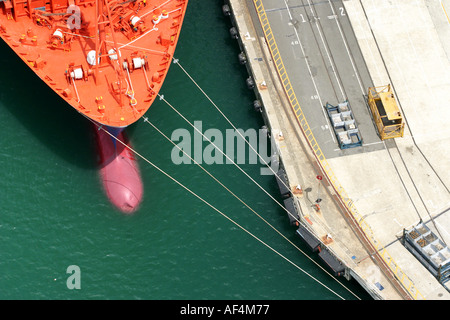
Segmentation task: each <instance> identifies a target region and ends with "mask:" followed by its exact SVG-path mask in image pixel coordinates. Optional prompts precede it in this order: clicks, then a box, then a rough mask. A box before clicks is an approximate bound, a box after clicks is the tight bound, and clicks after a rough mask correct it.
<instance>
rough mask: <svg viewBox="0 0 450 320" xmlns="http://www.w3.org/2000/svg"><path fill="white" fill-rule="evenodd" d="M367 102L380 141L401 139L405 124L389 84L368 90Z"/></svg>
mask: <svg viewBox="0 0 450 320" xmlns="http://www.w3.org/2000/svg"><path fill="white" fill-rule="evenodd" d="M367 102H368V104H369V107H370V111H371V112H372V117H373V120H374V121H375V125H376V127H377V129H378V133H379V136H380V138H381V140H386V139H392V138H399V137H403V131H404V129H405V123H404V121H403V117H402V113H401V112H400V109H399V107H398V105H397V102H396V101H395V97H394V94H393V93H392V90H391V85H390V84H389V85H387V86H382V87H372V88H369V93H368V96H367Z"/></svg>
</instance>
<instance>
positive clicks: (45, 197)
mask: <svg viewBox="0 0 450 320" xmlns="http://www.w3.org/2000/svg"><path fill="white" fill-rule="evenodd" d="M221 5H222V1H212V0H210V1H205V0H191V1H190V3H189V5H188V11H187V14H186V19H185V23H184V27H183V30H182V34H181V39H180V42H179V45H178V47H177V51H176V57H177V58H179V59H180V63H181V65H182V66H184V67H185V68H186V69H187V70H188V72H189V73H190V74H191V75H192V76H193V77H194V78H195V79H196V81H197V82H198V83H199V84H200V85H201V86H202V88H203V89H204V90H205V91H206V92H208V94H209V95H210V97H211V99H212V100H213V101H214V102H215V103H216V104H217V105H218V106H220V107H221V109H222V110H223V111H224V113H226V114H227V116H228V117H229V118H230V120H231V121H232V122H233V123H234V124H235V126H236V127H238V128H242V129H244V130H246V129H248V128H255V129H258V128H260V127H261V126H262V125H263V121H262V119H261V117H260V115H259V114H256V113H255V112H254V111H253V109H252V101H253V100H254V95H253V93H252V92H250V91H249V90H248V89H247V88H246V85H245V78H246V71H245V68H244V67H242V66H241V65H239V62H238V59H237V54H238V53H239V51H238V50H239V49H238V46H237V44H236V42H234V41H233V40H232V39H230V37H229V33H228V29H229V27H230V26H231V25H230V21H229V19H228V18H226V17H224V16H223V15H222V11H221ZM0 52H1V54H0V64H1V66H2V69H1V72H0V126H1V129H2V135H1V138H0V299H300V300H301V299H339V297H338V296H336V294H334V293H333V292H331V291H330V290H329V289H327V288H325V287H324V286H323V285H321V284H319V283H317V282H316V281H314V280H313V279H311V278H310V277H309V276H308V275H306V274H304V273H303V272H301V271H300V270H298V269H297V268H295V267H294V266H292V265H291V264H289V263H288V262H286V261H285V260H284V259H282V258H280V257H279V256H277V255H276V254H274V253H273V252H272V251H270V250H269V249H268V248H266V247H265V246H263V245H262V244H260V243H259V242H257V241H256V240H254V239H253V238H252V237H250V236H249V235H248V234H246V233H245V232H243V231H242V230H240V229H238V228H237V227H236V226H234V225H233V224H232V223H230V222H229V221H228V220H226V219H225V218H224V217H222V216H221V215H219V214H218V213H216V212H215V211H214V210H212V209H211V208H209V207H207V206H206V205H205V204H203V203H202V202H201V201H199V200H198V199H196V198H195V197H193V196H192V195H191V194H189V193H188V192H187V191H185V190H183V189H181V188H180V187H179V186H178V185H176V184H175V183H174V182H172V181H170V180H169V179H168V178H167V177H165V176H164V175H162V174H161V173H159V172H158V171H156V170H155V169H154V168H152V167H151V166H150V165H148V164H147V163H145V162H144V161H142V160H139V165H140V168H141V171H142V177H143V180H144V188H145V194H144V200H143V203H142V205H141V207H140V209H139V211H138V212H136V213H135V214H134V215H132V216H125V215H123V214H121V213H120V212H118V211H117V210H115V209H114V208H113V207H112V206H111V205H110V203H109V201H108V200H107V198H106V197H105V196H104V194H103V191H102V187H101V183H100V181H99V177H98V171H97V168H96V161H95V149H94V143H93V137H92V133H91V131H90V130H91V127H90V125H89V123H88V121H87V120H85V119H84V118H83V117H82V116H81V115H79V114H77V113H76V112H75V111H73V110H72V109H71V108H70V107H69V106H67V105H65V104H64V103H63V102H62V101H61V100H60V99H59V98H58V96H57V95H56V94H54V93H53V92H51V91H50V90H49V89H48V88H46V87H45V85H44V84H43V83H41V81H40V80H39V79H37V77H36V76H34V74H33V73H32V72H31V71H30V70H28V68H26V67H25V65H24V64H23V63H22V62H21V60H19V59H18V58H17V57H15V55H14V54H13V53H12V52H11V50H9V49H8V47H7V46H6V45H5V44H4V43H3V42H2V43H1V44H0ZM161 93H162V94H164V97H165V98H166V99H167V100H168V101H169V102H170V103H171V104H172V105H173V106H175V107H176V108H177V109H178V110H179V111H180V112H181V113H182V114H183V115H185V116H186V117H187V118H188V119H189V120H190V121H194V120H201V121H202V124H203V130H206V129H207V128H218V129H221V130H225V129H227V128H229V125H228V124H227V123H226V121H225V120H224V119H223V118H222V117H221V116H220V115H219V114H218V112H217V111H216V110H215V109H213V107H212V105H211V104H210V103H209V102H208V101H207V100H206V99H205V98H204V97H203V96H202V95H201V94H200V93H199V92H198V90H197V89H196V88H195V87H194V85H193V84H192V83H191V82H190V80H189V79H188V78H187V77H186V76H185V75H184V73H183V72H182V71H181V70H180V68H179V67H178V66H176V65H172V66H171V69H170V71H169V74H168V76H167V79H166V81H165V83H164V86H163V88H162V90H161ZM147 116H148V117H149V119H150V120H151V121H152V122H153V123H154V124H155V125H157V126H158V128H160V129H161V130H162V131H163V132H164V133H165V134H167V135H168V136H170V135H171V133H172V132H173V131H174V130H176V129H178V128H186V129H188V130H190V131H192V128H190V126H189V125H188V124H187V123H186V122H185V121H184V120H183V119H181V118H180V117H179V116H177V115H176V114H175V112H173V111H172V110H171V109H169V107H168V106H167V105H166V104H165V103H164V102H162V101H157V102H155V103H154V104H153V105H152V107H151V108H150V110H149V111H148V113H147ZM128 133H129V136H130V139H131V141H132V143H133V145H134V147H135V149H136V150H137V151H138V152H139V153H141V154H142V155H143V156H145V157H146V158H147V159H149V160H150V161H152V162H153V163H155V164H157V165H158V166H159V167H160V168H161V169H163V170H165V171H167V172H168V173H169V174H171V175H172V176H173V177H175V178H176V179H178V180H180V181H181V182H182V183H184V184H186V186H188V187H189V188H191V189H192V190H194V191H195V192H196V193H198V194H199V195H200V196H202V197H204V198H205V199H206V200H207V201H210V202H211V204H212V205H214V206H216V207H217V208H218V209H220V210H221V211H222V212H224V213H226V214H227V215H228V216H229V217H230V218H232V219H234V220H236V221H237V222H238V223H240V224H241V225H242V226H243V227H245V228H247V229H248V230H250V231H251V232H252V233H254V234H255V235H256V236H258V237H260V238H261V239H262V240H263V241H265V242H267V243H268V244H269V245H271V246H272V247H273V248H274V249H276V250H278V251H279V252H280V253H282V254H283V255H285V256H286V257H287V258H289V259H290V260H291V261H293V262H294V263H295V264H297V265H298V266H300V267H301V268H302V269H303V270H305V271H306V272H308V273H310V274H311V275H312V276H313V277H315V278H317V279H318V280H319V281H321V282H322V283H323V284H324V285H326V286H327V287H329V288H330V289H331V290H333V291H334V292H336V293H337V294H339V295H341V296H342V297H343V298H345V299H354V296H353V295H351V294H350V293H349V292H348V291H347V290H346V289H344V288H343V287H342V286H341V285H339V284H338V283H336V282H335V280H333V279H332V278H330V277H329V276H328V275H326V274H325V273H324V272H323V271H322V270H320V269H319V268H318V267H317V266H316V265H314V264H313V263H312V262H311V261H310V260H309V259H307V258H306V257H304V256H303V255H302V254H301V253H300V252H299V251H298V250H297V249H296V248H294V247H292V246H291V245H290V244H289V243H288V242H287V241H285V240H284V239H282V238H281V237H280V236H279V235H277V234H276V233H275V232H274V231H273V230H271V229H270V228H269V227H267V225H265V224H264V223H263V222H262V221H261V220H260V219H259V218H257V217H256V216H255V215H254V214H253V213H252V212H251V211H249V210H248V209H247V208H245V207H244V206H243V205H242V204H241V203H240V202H238V201H237V200H236V199H234V198H233V197H232V196H231V195H230V194H228V193H227V192H225V191H224V190H223V189H222V188H221V187H220V186H219V185H218V184H217V183H216V182H214V181H213V180H211V179H210V178H209V177H208V176H206V175H205V174H204V173H203V172H202V171H201V170H200V169H199V168H198V167H197V166H195V165H174V164H173V163H172V161H171V158H170V156H171V151H172V148H173V146H172V145H171V144H170V143H169V142H168V141H166V140H165V139H164V138H163V137H162V136H161V135H160V134H159V133H157V132H156V131H155V130H154V129H152V128H151V127H150V126H149V125H148V124H147V123H145V122H143V121H140V122H138V123H137V124H135V125H133V126H132V127H130V128H129V130H128ZM206 167H207V169H208V170H210V171H211V173H213V174H214V175H215V176H216V177H217V178H219V179H220V180H221V181H222V182H223V183H224V184H225V185H227V186H228V187H229V188H230V189H232V191H233V192H234V193H235V194H237V195H239V196H240V197H241V198H242V199H244V200H245V201H246V202H247V203H248V204H249V205H250V206H251V207H252V208H253V209H254V210H255V211H256V212H258V213H259V214H260V215H261V216H263V217H264V218H265V219H267V220H268V221H269V222H270V223H272V224H273V225H274V226H275V227H276V228H277V229H278V230H280V231H281V232H282V233H283V234H285V235H286V236H287V237H288V238H289V239H291V240H292V241H294V242H295V243H296V244H297V245H298V246H299V247H300V248H301V249H302V250H305V252H307V253H309V251H308V249H307V248H305V246H304V245H303V244H302V243H301V242H300V240H299V239H298V237H297V236H295V234H294V232H295V228H293V227H290V226H289V222H288V218H287V217H286V215H285V213H284V211H283V210H282V209H281V208H280V207H279V206H278V205H277V204H276V203H275V202H274V201H272V200H271V199H270V198H269V197H268V196H267V195H266V194H264V193H263V192H262V191H261V190H260V189H259V188H258V187H257V186H256V185H255V184H254V183H253V182H251V181H250V180H249V179H248V178H247V177H245V175H243V174H242V173H241V172H240V171H238V169H237V168H235V167H234V166H232V165H225V164H223V165H209V166H206ZM242 168H243V169H244V170H245V171H246V172H247V173H248V174H249V175H251V176H252V177H253V178H254V179H255V180H256V181H257V182H258V183H260V184H261V186H263V187H264V188H265V189H266V190H268V191H269V192H270V193H271V194H273V195H274V196H275V197H276V199H277V200H280V198H279V196H278V189H277V185H276V183H275V179H274V177H273V176H261V175H260V174H259V170H260V168H261V166H260V165H259V164H257V165H249V164H247V165H243V166H242ZM315 260H316V261H317V259H315ZM70 265H77V266H79V268H80V270H81V277H80V279H81V289H79V290H77V289H73V290H70V289H68V288H67V285H66V280H67V278H68V276H69V274H67V273H66V269H67V267H68V266H70ZM341 281H342V282H343V284H345V285H346V286H347V287H349V288H350V290H352V291H354V292H355V293H356V294H357V295H358V296H359V297H360V298H362V299H367V298H369V297H368V295H367V294H366V293H365V292H364V291H363V290H362V289H361V288H360V287H359V286H358V285H357V284H356V283H355V282H353V281H352V282H348V281H346V280H345V279H342V278H341Z"/></svg>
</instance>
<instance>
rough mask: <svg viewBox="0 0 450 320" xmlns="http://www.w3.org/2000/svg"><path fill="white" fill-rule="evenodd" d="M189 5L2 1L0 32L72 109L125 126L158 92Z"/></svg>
mask: <svg viewBox="0 0 450 320" xmlns="http://www.w3.org/2000/svg"><path fill="white" fill-rule="evenodd" d="M96 3H99V4H101V5H99V6H98V7H97V5H96ZM8 4H9V5H8ZM186 5H187V1H185V0H169V1H167V0H153V1H150V2H147V1H141V0H133V1H124V2H118V1H106V0H105V1H98V2H97V1H83V0H77V1H68V0H61V1H60V0H52V1H41V0H34V1H28V2H27V1H16V0H15V1H12V2H10V1H8V0H6V1H2V2H0V36H1V37H2V38H3V39H4V40H5V41H6V42H7V43H8V44H9V46H10V47H11V48H12V49H13V50H14V51H15V52H16V53H17V54H18V55H19V56H20V57H21V58H22V59H23V60H24V61H25V62H26V63H27V64H28V65H29V66H30V67H31V68H32V70H33V71H34V72H35V73H36V74H37V75H38V76H39V77H40V78H41V79H42V80H43V81H45V82H46V83H47V84H48V85H49V86H50V87H51V88H52V89H53V90H54V91H55V92H57V93H58V94H59V95H60V96H61V97H62V98H63V99H64V100H65V101H67V102H68V103H69V104H70V105H71V106H72V107H74V108H75V109H77V110H78V111H79V112H81V113H83V114H84V115H86V116H87V117H89V118H91V119H93V120H95V121H97V122H99V123H102V124H106V125H109V126H115V127H125V126H127V125H129V124H131V123H133V122H135V121H136V120H138V119H139V118H140V117H141V116H142V115H143V114H144V113H145V112H146V111H147V109H148V108H149V107H150V105H151V104H152V102H153V101H154V99H155V97H156V96H157V94H158V92H159V89H160V88H161V86H162V83H163V82H164V79H165V75H166V74H167V71H168V68H169V66H170V63H171V59H172V57H173V54H174V51H175V47H176V44H177V40H178V36H179V33H180V30H181V25H182V22H183V18H184V13H185V10H186ZM11 6H12V9H11V8H10V7H11ZM97 35H98V36H97ZM29 90H30V92H31V93H33V92H32V89H31V88H30V89H29Z"/></svg>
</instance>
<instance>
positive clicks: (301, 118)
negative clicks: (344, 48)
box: [253, 0, 425, 300]
mask: <svg viewBox="0 0 450 320" xmlns="http://www.w3.org/2000/svg"><path fill="white" fill-rule="evenodd" d="M253 3H254V5H255V9H256V11H257V14H258V17H259V21H260V23H261V27H262V29H263V32H264V36H265V39H266V43H267V45H268V47H269V50H270V53H271V55H272V59H273V62H274V64H275V66H276V69H277V72H278V76H279V77H280V80H281V82H282V84H283V87H284V90H285V92H286V95H287V97H288V99H289V102H290V105H291V108H292V110H293V112H294V114H295V116H296V117H297V120H298V123H299V124H300V127H301V129H302V131H303V133H304V135H305V137H306V139H307V140H308V143H309V145H310V147H311V149H312V151H313V152H314V154H315V157H316V159H317V160H318V163H319V165H320V166H321V168H322V171H323V173H324V175H325V176H326V177H327V179H328V181H329V183H330V185H332V186H333V188H334V190H335V191H336V192H337V194H338V196H339V198H340V200H341V201H342V203H343V204H344V205H345V207H346V209H347V210H348V212H349V213H350V214H351V215H352V217H353V219H354V222H355V223H356V224H357V225H358V227H359V228H360V230H361V231H362V232H363V234H364V235H365V236H366V238H367V239H368V240H369V241H370V242H371V244H372V245H373V248H374V249H375V250H376V252H377V254H378V255H379V256H380V257H381V258H382V259H383V261H384V262H385V263H386V265H387V267H389V269H390V270H391V272H392V273H393V274H394V275H395V277H396V278H397V279H398V281H399V282H400V283H401V284H402V285H403V287H404V288H405V289H406V290H407V291H408V292H409V294H410V295H411V297H412V298H413V299H415V300H419V299H422V300H425V297H424V296H423V295H422V294H421V293H420V292H419V291H418V290H417V288H416V287H415V286H414V283H413V282H412V280H411V279H410V278H409V277H408V276H407V275H406V274H405V273H404V272H403V271H402V270H401V269H400V267H399V266H398V265H397V263H396V262H395V261H394V259H393V258H392V256H391V255H390V254H389V253H388V252H387V250H386V248H384V247H383V248H381V244H380V242H379V241H377V240H376V239H375V237H374V234H373V231H372V229H371V228H370V226H369V224H368V223H367V222H366V221H365V220H364V218H363V216H362V215H361V214H360V213H359V212H358V210H357V209H356V207H355V205H354V203H353V201H352V200H351V199H350V198H349V196H348V194H347V192H346V191H345V189H344V188H343V187H342V185H341V184H340V183H339V181H338V179H337V177H336V175H335V174H334V172H333V170H332V168H331V166H330V164H329V163H328V161H327V159H326V158H325V155H324V154H323V152H322V150H321V148H320V146H319V144H318V143H317V141H316V139H315V137H314V134H313V132H312V130H311V128H310V127H309V124H308V121H307V120H306V117H305V115H304V113H303V111H302V109H301V107H300V104H299V102H298V100H297V97H296V95H295V91H294V88H293V87H292V85H291V82H290V80H289V76H288V74H287V71H286V68H285V67H284V64H283V60H282V58H281V54H280V51H279V50H278V47H277V44H276V41H275V36H274V35H273V33H272V29H271V27H270V23H269V19H268V17H267V14H266V11H265V9H264V5H263V2H262V0H253Z"/></svg>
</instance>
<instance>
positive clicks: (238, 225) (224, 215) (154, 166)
mask: <svg viewBox="0 0 450 320" xmlns="http://www.w3.org/2000/svg"><path fill="white" fill-rule="evenodd" d="M85 117H86V118H87V119H88V120H89V121H91V122H92V123H93V124H94V125H95V126H97V127H98V129H99V130H100V129H101V130H103V131H104V132H105V133H107V134H108V135H109V136H110V137H111V138H113V139H115V140H116V141H118V142H119V143H120V144H122V145H123V146H124V147H126V148H128V150H130V151H131V152H133V153H134V154H136V155H137V156H138V157H139V158H141V159H142V160H144V161H145V162H147V163H148V164H150V165H151V166H152V167H153V168H155V169H156V170H157V171H159V172H160V173H162V174H163V175H165V176H166V177H167V178H169V179H170V180H172V181H173V182H175V183H176V184H178V185H179V186H180V187H182V188H183V189H184V190H186V191H187V192H189V193H190V194H191V195H193V196H194V197H196V198H197V199H199V200H200V201H202V202H203V203H204V204H206V205H207V206H208V207H210V208H211V209H213V210H214V211H216V212H217V213H219V214H220V215H221V216H222V217H224V218H226V219H227V220H228V221H230V222H231V223H233V224H234V225H235V226H237V227H238V228H239V229H241V230H242V231H244V232H245V233H247V234H248V235H250V236H251V237H252V238H254V239H255V240H257V241H258V242H260V243H261V244H263V245H264V246H265V247H267V248H268V249H270V250H271V251H272V252H274V253H275V254H277V255H278V256H279V257H281V258H283V259H284V260H286V261H287V262H289V263H290V264H291V265H293V266H294V267H295V268H297V269H298V270H300V271H301V272H303V273H304V274H305V275H307V276H308V277H310V278H311V279H313V280H314V281H316V282H317V283H318V284H320V285H321V286H323V287H324V288H326V289H327V290H329V291H330V292H332V293H333V294H334V295H336V296H337V297H339V298H340V299H342V300H345V299H344V298H343V297H342V296H341V295H339V294H338V293H337V292H335V291H334V290H332V289H331V288H330V287H328V286H327V285H325V284H324V283H322V282H321V281H320V280H318V279H317V278H315V277H314V276H313V275H311V274H310V273H308V272H307V271H305V270H303V269H302V268H301V267H300V266H298V265H297V264H295V263H294V262H292V261H291V260H290V259H288V258H287V257H285V256H284V255H283V254H281V253H280V252H278V251H277V250H275V249H274V248H273V247H271V246H270V245H269V244H267V243H266V242H264V241H263V240H261V239H260V238H258V237H257V236H256V235H254V234H253V233H252V232H250V231H249V230H247V229H246V228H244V227H243V226H241V225H240V224H239V223H237V222H236V221H234V220H233V219H231V218H230V217H229V216H227V215H226V214H225V213H223V212H222V211H221V210H219V209H217V208H216V207H215V206H213V205H212V204H211V203H209V202H208V201H206V200H205V199H203V198H202V197H201V196H199V195H198V194H197V193H195V192H194V191H192V190H191V189H190V188H188V187H186V186H185V185H184V184H182V183H181V182H180V181H178V180H177V179H175V178H174V177H172V176H171V175H170V174H168V173H167V172H165V171H164V170H162V169H161V168H159V167H158V166H157V165H156V164H154V163H153V162H151V161H150V160H148V159H147V158H146V157H144V156H143V155H141V154H140V153H139V152H137V151H136V150H134V149H133V148H131V147H130V146H128V145H127V144H126V143H124V142H123V141H121V140H120V139H118V138H117V137H116V136H114V135H113V134H111V133H110V132H109V131H108V130H106V129H105V128H104V127H103V126H101V125H100V124H98V123H97V122H95V121H94V120H92V119H90V118H88V117H87V116H85ZM146 122H148V120H147V121H146ZM350 292H351V291H350Z"/></svg>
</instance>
